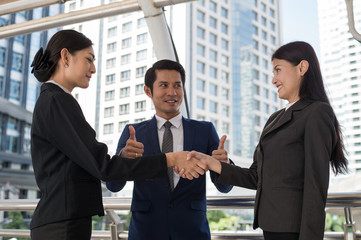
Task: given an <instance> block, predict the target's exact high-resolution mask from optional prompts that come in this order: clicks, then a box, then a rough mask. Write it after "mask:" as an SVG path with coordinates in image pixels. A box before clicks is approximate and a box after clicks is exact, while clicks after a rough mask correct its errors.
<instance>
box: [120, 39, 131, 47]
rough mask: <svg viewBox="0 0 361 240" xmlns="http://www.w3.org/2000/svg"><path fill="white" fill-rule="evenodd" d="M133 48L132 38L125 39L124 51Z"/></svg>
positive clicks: (123, 43) (123, 42) (123, 41)
mask: <svg viewBox="0 0 361 240" xmlns="http://www.w3.org/2000/svg"><path fill="white" fill-rule="evenodd" d="M131 46H132V38H125V39H123V40H122V49H125V48H130V47H131Z"/></svg>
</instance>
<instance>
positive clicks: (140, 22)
mask: <svg viewBox="0 0 361 240" xmlns="http://www.w3.org/2000/svg"><path fill="white" fill-rule="evenodd" d="M146 26H147V22H146V21H145V18H139V19H138V21H137V27H138V28H143V27H146Z"/></svg>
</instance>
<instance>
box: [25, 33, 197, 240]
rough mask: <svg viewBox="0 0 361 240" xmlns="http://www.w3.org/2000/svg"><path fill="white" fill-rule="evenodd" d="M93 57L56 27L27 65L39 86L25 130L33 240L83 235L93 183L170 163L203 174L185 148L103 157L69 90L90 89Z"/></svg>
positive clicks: (88, 47) (163, 168) (94, 194)
mask: <svg viewBox="0 0 361 240" xmlns="http://www.w3.org/2000/svg"><path fill="white" fill-rule="evenodd" d="M94 60H95V54H94V51H93V47H92V42H91V40H90V39H88V38H87V37H86V36H84V35H83V34H82V33H79V32H77V31H74V30H62V31H59V32H57V33H56V34H55V35H54V36H53V37H52V38H51V39H50V41H49V43H48V45H47V47H46V49H45V51H43V49H42V48H41V49H40V50H39V51H38V53H37V54H36V56H35V58H34V61H33V63H32V67H33V69H32V72H33V73H34V75H35V77H36V78H37V79H38V80H39V81H40V82H42V83H43V84H42V86H41V92H40V96H39V98H38V100H37V102H36V105H35V108H34V113H33V122H32V128H31V156H32V161H33V167H34V174H35V178H36V182H37V184H38V186H39V189H40V192H41V197H40V201H39V203H38V205H37V207H36V209H35V212H34V215H33V217H32V221H31V225H30V228H31V237H32V239H33V240H44V239H51V240H89V239H90V236H91V216H93V215H104V209H103V204H102V190H101V182H100V180H103V181H116V180H138V179H149V178H157V177H166V176H167V166H168V167H171V166H175V165H185V167H186V168H187V169H188V173H187V177H188V178H189V179H192V178H193V177H198V174H202V173H204V172H203V169H201V168H200V167H198V166H196V160H192V161H191V162H188V161H186V160H185V159H186V153H185V152H178V153H169V154H168V153H167V154H160V155H158V156H147V157H139V158H136V159H125V158H121V157H120V156H113V157H111V156H109V155H108V154H107V152H108V149H107V146H106V145H105V144H103V143H100V142H98V141H97V140H96V138H95V137H96V136H95V135H96V134H95V131H94V130H93V129H92V128H91V127H90V125H89V124H88V123H87V121H86V120H85V118H84V115H83V113H82V110H81V108H80V106H79V104H78V103H77V101H76V100H75V98H74V97H73V96H72V95H71V91H72V90H73V89H74V88H75V87H81V88H87V87H88V86H89V81H90V79H91V76H92V75H93V74H94V73H95V71H96V70H95V65H94ZM193 168H194V169H193Z"/></svg>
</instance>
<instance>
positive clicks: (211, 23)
mask: <svg viewBox="0 0 361 240" xmlns="http://www.w3.org/2000/svg"><path fill="white" fill-rule="evenodd" d="M209 26H211V27H212V28H215V29H216V28H217V19H215V18H214V17H209Z"/></svg>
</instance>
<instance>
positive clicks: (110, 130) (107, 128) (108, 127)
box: [104, 123, 114, 134]
mask: <svg viewBox="0 0 361 240" xmlns="http://www.w3.org/2000/svg"><path fill="white" fill-rule="evenodd" d="M113 131H114V124H113V123H109V124H104V134H112V133H113Z"/></svg>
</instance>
